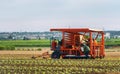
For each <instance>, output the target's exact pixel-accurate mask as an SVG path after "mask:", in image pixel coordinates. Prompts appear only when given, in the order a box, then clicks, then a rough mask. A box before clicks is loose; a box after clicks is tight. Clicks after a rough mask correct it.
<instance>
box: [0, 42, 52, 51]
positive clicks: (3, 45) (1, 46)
mask: <svg viewBox="0 0 120 74" xmlns="http://www.w3.org/2000/svg"><path fill="white" fill-rule="evenodd" d="M16 47H50V40H0V50H15V48H16Z"/></svg>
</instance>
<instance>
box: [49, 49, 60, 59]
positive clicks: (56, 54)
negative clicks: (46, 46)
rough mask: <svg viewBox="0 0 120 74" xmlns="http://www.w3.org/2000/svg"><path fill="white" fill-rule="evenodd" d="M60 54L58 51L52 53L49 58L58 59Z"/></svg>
mask: <svg viewBox="0 0 120 74" xmlns="http://www.w3.org/2000/svg"><path fill="white" fill-rule="evenodd" d="M60 56H61V55H60V52H58V51H54V52H53V53H52V55H51V58H52V59H60Z"/></svg>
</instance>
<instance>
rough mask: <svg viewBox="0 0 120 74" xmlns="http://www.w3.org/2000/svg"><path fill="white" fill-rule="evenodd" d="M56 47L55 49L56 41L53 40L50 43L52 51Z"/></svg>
mask: <svg viewBox="0 0 120 74" xmlns="http://www.w3.org/2000/svg"><path fill="white" fill-rule="evenodd" d="M56 47H57V42H56V39H54V40H53V41H52V50H55V49H56Z"/></svg>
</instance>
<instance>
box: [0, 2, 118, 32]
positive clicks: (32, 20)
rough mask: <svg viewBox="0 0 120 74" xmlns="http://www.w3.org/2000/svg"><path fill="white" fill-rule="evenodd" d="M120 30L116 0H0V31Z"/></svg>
mask: <svg viewBox="0 0 120 74" xmlns="http://www.w3.org/2000/svg"><path fill="white" fill-rule="evenodd" d="M69 27H70V28H76V27H77V28H81V27H82V28H83V27H88V28H96V29H104V30H120V0H0V32H13V31H18V32H21V31H27V32H29V31H34V32H36V31H38V32H40V31H49V29H50V28H69Z"/></svg>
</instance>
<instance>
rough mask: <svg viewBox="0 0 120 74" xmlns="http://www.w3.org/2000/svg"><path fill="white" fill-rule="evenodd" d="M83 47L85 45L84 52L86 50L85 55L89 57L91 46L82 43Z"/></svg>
mask: <svg viewBox="0 0 120 74" xmlns="http://www.w3.org/2000/svg"><path fill="white" fill-rule="evenodd" d="M81 47H83V50H84V51H83V52H84V54H85V56H86V58H89V56H88V55H89V52H90V48H89V46H87V45H86V44H85V43H84V44H81Z"/></svg>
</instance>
